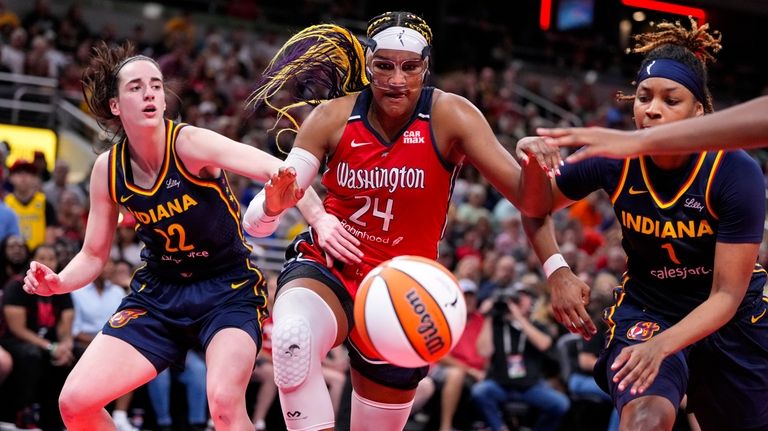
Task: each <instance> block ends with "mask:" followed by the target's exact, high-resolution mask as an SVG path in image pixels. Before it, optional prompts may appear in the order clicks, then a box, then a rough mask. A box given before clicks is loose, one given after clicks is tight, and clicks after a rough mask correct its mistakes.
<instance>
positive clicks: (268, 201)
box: [264, 166, 304, 216]
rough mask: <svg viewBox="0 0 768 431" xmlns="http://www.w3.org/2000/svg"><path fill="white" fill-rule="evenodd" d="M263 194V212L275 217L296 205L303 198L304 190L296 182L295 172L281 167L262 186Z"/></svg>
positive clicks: (290, 168)
mask: <svg viewBox="0 0 768 431" xmlns="http://www.w3.org/2000/svg"><path fill="white" fill-rule="evenodd" d="M264 194H265V197H264V212H265V213H266V214H267V215H268V216H275V215H278V214H280V213H282V212H283V211H284V210H286V209H287V208H290V207H292V206H294V205H296V202H298V201H299V199H301V198H302V196H304V190H303V189H302V188H301V187H299V184H298V183H297V182H296V171H295V170H294V169H293V168H292V167H285V166H283V167H281V168H280V169H279V170H278V171H277V173H276V174H272V176H271V177H270V178H269V181H268V182H267V184H265V185H264Z"/></svg>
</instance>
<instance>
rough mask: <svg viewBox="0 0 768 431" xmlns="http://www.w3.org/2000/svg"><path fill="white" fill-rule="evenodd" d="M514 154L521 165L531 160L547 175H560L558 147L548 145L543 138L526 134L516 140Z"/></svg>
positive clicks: (525, 164)
mask: <svg viewBox="0 0 768 431" xmlns="http://www.w3.org/2000/svg"><path fill="white" fill-rule="evenodd" d="M515 155H516V156H517V158H518V160H520V161H521V162H522V163H523V166H528V165H529V164H530V162H531V160H533V161H535V162H536V163H537V164H538V165H539V166H540V167H541V169H542V170H543V171H544V172H546V173H547V175H548V176H549V177H553V176H555V175H560V166H561V165H562V164H563V161H562V160H561V159H560V148H558V147H555V146H554V145H548V144H547V143H546V142H545V141H544V139H543V138H541V137H538V136H528V137H525V138H523V139H521V140H519V141H517V146H516V147H515Z"/></svg>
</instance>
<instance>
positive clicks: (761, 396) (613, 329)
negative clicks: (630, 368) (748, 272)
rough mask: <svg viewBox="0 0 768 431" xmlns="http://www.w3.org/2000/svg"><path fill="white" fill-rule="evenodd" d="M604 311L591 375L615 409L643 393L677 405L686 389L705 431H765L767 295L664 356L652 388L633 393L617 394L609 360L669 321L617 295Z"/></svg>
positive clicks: (690, 408) (767, 403) (767, 422)
mask: <svg viewBox="0 0 768 431" xmlns="http://www.w3.org/2000/svg"><path fill="white" fill-rule="evenodd" d="M764 281H765V280H764V279H763V278H758V279H756V280H753V281H752V282H753V283H760V284H762V283H764ZM752 287H754V286H751V287H750V291H753V289H752ZM606 311H607V313H606V315H607V316H606V317H608V319H607V320H608V324H609V334H608V339H609V341H608V344H607V348H606V349H604V350H603V352H602V353H601V354H600V357H599V359H598V362H597V364H596V365H595V379H596V380H597V382H598V384H599V385H600V386H601V387H602V388H603V390H606V392H608V393H609V394H610V395H611V397H612V398H613V401H614V404H615V405H616V407H617V408H618V409H619V411H621V409H622V408H623V407H624V406H625V405H626V404H627V403H628V402H629V401H631V400H632V399H634V398H637V397H639V396H645V395H659V396H662V397H664V398H667V399H669V400H670V401H671V402H672V403H673V405H674V406H678V405H679V403H680V400H681V399H682V396H683V394H685V393H687V394H688V408H687V409H688V411H689V412H692V413H695V414H696V418H697V420H698V422H699V424H700V425H701V427H702V429H703V430H704V431H709V430H725V429H727V430H734V431H735V430H741V431H747V430H749V431H757V430H768V316H766V314H768V297H757V298H754V299H752V300H749V301H748V302H747V303H745V304H742V306H740V307H739V311H738V313H737V314H736V316H734V318H733V319H731V321H730V322H728V323H727V324H726V325H725V326H723V327H722V328H720V329H719V330H718V331H716V332H714V333H713V334H711V335H709V336H708V337H706V338H704V339H702V340H700V341H699V342H697V343H695V344H694V345H692V346H690V347H688V348H686V349H684V350H683V351H681V352H678V353H676V354H674V355H672V356H669V357H667V358H666V359H665V360H664V361H663V362H662V365H661V367H660V370H659V375H658V376H657V377H656V379H655V380H654V382H653V383H652V384H651V387H650V388H649V389H648V390H646V392H644V393H643V394H642V395H634V396H633V395H631V394H630V391H629V390H628V389H625V390H624V391H623V392H619V390H618V383H613V381H612V378H613V376H614V374H615V372H613V371H611V370H610V364H611V363H612V362H613V361H614V359H615V358H616V357H617V356H618V354H619V352H620V351H621V349H623V348H624V347H625V346H628V345H632V344H635V343H638V342H643V341H645V340H647V339H648V338H650V337H652V336H653V335H655V334H658V333H659V332H661V331H664V330H665V329H667V328H669V326H671V322H669V321H667V320H666V319H664V318H662V317H660V316H659V315H656V314H654V313H652V312H649V311H647V310H646V311H644V310H643V309H642V307H640V306H639V305H638V304H635V303H633V302H632V301H631V300H628V299H627V298H624V299H623V300H622V299H621V295H619V300H618V301H616V304H615V305H614V306H613V307H611V308H609V309H608V310H606ZM656 325H658V327H657V326H656Z"/></svg>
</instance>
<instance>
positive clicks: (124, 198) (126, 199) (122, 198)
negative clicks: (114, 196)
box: [120, 193, 134, 204]
mask: <svg viewBox="0 0 768 431" xmlns="http://www.w3.org/2000/svg"><path fill="white" fill-rule="evenodd" d="M133 195H134V193H131V194H129V195H128V196H120V203H121V204H124V203H126V202H127V201H128V199H130V198H132V197H133Z"/></svg>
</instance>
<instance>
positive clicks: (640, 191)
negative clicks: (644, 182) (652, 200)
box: [629, 187, 648, 195]
mask: <svg viewBox="0 0 768 431" xmlns="http://www.w3.org/2000/svg"><path fill="white" fill-rule="evenodd" d="M643 193H648V190H635V188H634V187H630V188H629V194H631V195H641V194H643Z"/></svg>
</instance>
